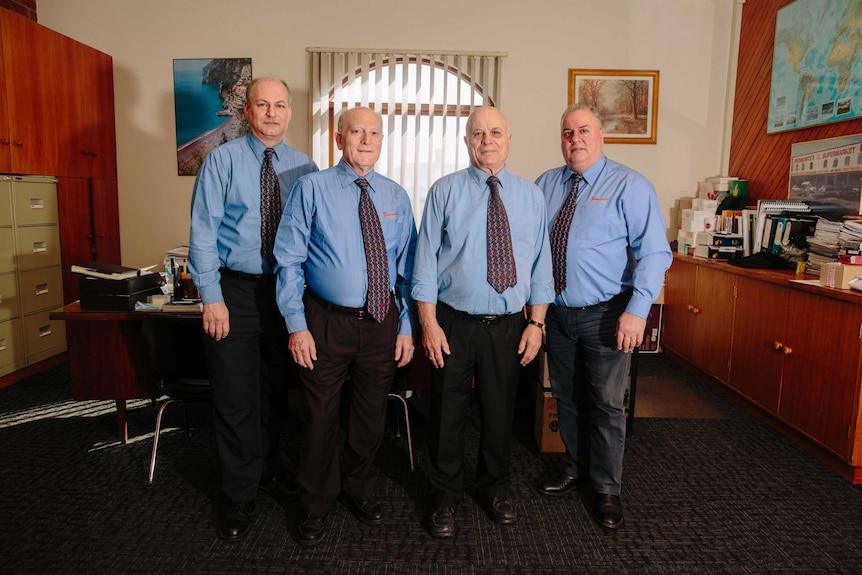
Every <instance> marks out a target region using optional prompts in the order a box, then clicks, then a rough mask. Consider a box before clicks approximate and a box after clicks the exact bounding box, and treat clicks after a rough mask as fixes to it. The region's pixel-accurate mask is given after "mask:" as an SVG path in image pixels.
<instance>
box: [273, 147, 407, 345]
mask: <svg viewBox="0 0 862 575" xmlns="http://www.w3.org/2000/svg"><path fill="white" fill-rule="evenodd" d="M358 177H359V176H358V175H357V174H356V172H354V171H353V169H351V168H350V166H348V165H347V164H346V163H344V160H342V161H340V162H339V163H338V165H337V166H334V167H332V168H328V169H326V170H323V171H320V172H317V173H316V174H310V175H307V176H305V177H302V178H300V179H299V180H298V181H297V182H296V184H295V185H294V186H293V189H292V190H291V192H290V197H289V198H288V205H287V208H286V210H285V213H284V216H283V217H282V219H281V224H280V225H279V228H278V234H277V235H276V237H275V247H274V249H273V252H274V253H275V257H276V262H277V264H276V273H277V274H278V288H277V289H278V307H279V309H280V310H281V313H282V315H283V316H284V317H285V321H286V323H287V331H289V332H290V333H294V332H297V331H302V330H305V329H308V325H307V323H306V321H305V306H304V304H303V302H302V295H303V293H304V291H305V286H306V285H307V286H308V287H309V288H310V289H311V290H313V291H314V292H315V293H317V294H318V295H319V296H320V297H322V298H323V299H325V300H326V301H328V302H330V303H333V304H336V305H340V306H345V307H352V308H363V307H365V300H366V296H367V293H368V270H367V265H366V262H365V246H364V245H363V243H362V228H361V225H360V223H359V193H360V191H359V186H357V185H356V184H355V183H354V181H355V180H356V178H358ZM365 179H366V180H367V181H368V191H369V193H370V195H371V199H372V200H373V201H374V207H375V208H376V209H377V215H378V217H379V218H380V225H381V227H382V228H383V237H384V239H385V240H386V251H387V254H388V259H389V278H390V284H389V285H390V287H394V288H395V297H396V303H397V304H398V310H399V322H398V334H399V335H413V330H412V323H411V318H410V313H411V311H412V308H413V307H414V306H413V303H412V300H411V299H410V292H409V288H410V280H411V277H412V274H413V256H414V250H415V249H416V223H415V222H414V221H413V208H412V207H411V205H410V197H409V196H408V195H407V192H406V191H404V188H402V187H401V186H399V185H398V184H397V183H395V182H393V181H392V180H390V179H389V178H386V177H385V176H382V175H380V174H378V173H377V172H373V171H372V172H371V173H369V174H368V175H367V176H365Z"/></svg>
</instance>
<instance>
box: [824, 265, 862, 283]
mask: <svg viewBox="0 0 862 575" xmlns="http://www.w3.org/2000/svg"><path fill="white" fill-rule="evenodd" d="M856 276H862V266H847V265H844V264H838V263H829V264H823V265H821V266H820V285H823V286H826V287H831V288H837V289H850V280H852V279H853V278H855V277H856Z"/></svg>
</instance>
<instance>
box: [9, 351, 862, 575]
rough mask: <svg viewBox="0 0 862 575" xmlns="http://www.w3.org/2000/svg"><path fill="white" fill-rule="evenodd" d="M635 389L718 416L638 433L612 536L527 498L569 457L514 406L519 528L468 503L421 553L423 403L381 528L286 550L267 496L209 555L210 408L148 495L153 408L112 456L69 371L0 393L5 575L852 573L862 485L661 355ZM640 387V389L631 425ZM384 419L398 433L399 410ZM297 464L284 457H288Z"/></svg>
mask: <svg viewBox="0 0 862 575" xmlns="http://www.w3.org/2000/svg"><path fill="white" fill-rule="evenodd" d="M639 373H640V375H641V377H642V378H656V382H658V383H660V381H659V380H664V379H667V380H668V381H673V384H672V385H674V386H677V389H684V390H687V391H688V392H692V393H693V394H694V395H695V396H697V397H698V398H701V399H702V401H704V402H706V403H707V404H708V405H709V406H710V409H711V410H712V411H713V412H715V413H719V414H720V415H721V416H720V417H708V418H707V417H697V418H692V415H691V414H689V415H678V416H667V414H665V416H661V417H639V418H638V420H637V421H636V425H635V433H634V434H633V435H632V436H631V437H630V438H629V440H628V443H627V452H626V470H625V477H624V486H623V501H624V505H625V514H626V526H625V527H624V528H623V529H621V530H620V531H619V532H615V533H606V532H604V531H603V530H602V529H600V528H599V527H598V526H596V525H595V523H594V522H593V521H592V520H591V518H590V513H589V510H590V495H589V494H583V495H574V496H570V497H566V498H562V499H552V498H547V497H543V496H541V495H538V494H537V493H536V491H535V485H536V483H537V482H538V481H540V480H541V479H542V478H543V477H544V476H546V475H547V474H548V473H553V472H556V470H557V469H558V468H559V465H560V462H561V460H562V456H560V455H557V454H540V453H538V451H537V449H536V447H535V440H534V438H533V427H532V425H533V412H532V405H521V407H519V409H518V412H517V414H516V422H517V423H516V431H515V436H516V437H515V439H516V441H515V448H514V452H513V458H512V477H513V483H512V489H511V495H512V497H513V499H514V501H515V503H516V506H517V510H518V513H519V520H518V522H517V523H516V524H515V525H512V526H506V527H503V526H498V525H496V524H494V523H492V522H491V521H490V520H489V519H488V518H486V517H485V515H484V514H483V513H482V512H481V510H480V509H479V508H478V507H477V505H476V503H475V502H474V501H473V500H472V499H469V498H468V499H467V500H466V501H465V502H464V503H463V504H462V505H461V507H460V508H459V509H458V510H457V522H458V523H457V525H458V532H457V534H456V536H455V538H454V540H451V541H438V540H435V539H433V538H431V537H430V536H429V535H427V534H426V532H425V531H424V529H423V528H422V526H421V523H420V521H421V519H422V516H423V514H424V511H425V510H424V507H423V504H424V503H423V494H424V488H425V485H424V484H425V473H424V471H423V469H424V462H423V453H424V443H423V439H422V429H423V422H422V417H421V411H422V410H421V402H420V404H419V405H417V406H416V407H414V408H413V409H412V412H411V413H412V415H413V417H414V421H413V427H414V439H415V440H416V441H415V443H416V446H415V447H416V455H417V469H416V471H415V472H412V473H411V472H410V471H409V468H408V464H407V452H406V441H405V438H404V436H403V435H402V436H401V437H396V436H395V434H394V433H389V434H387V437H386V438H385V440H384V444H383V446H382V448H381V452H380V456H379V458H378V461H379V470H380V479H379V482H378V489H377V495H378V497H379V498H380V499H381V500H382V501H383V503H384V507H385V510H386V512H387V517H386V521H385V523H384V524H383V525H382V526H380V527H377V528H375V527H369V526H366V525H364V524H361V523H359V522H358V521H357V520H356V519H355V518H354V517H353V516H352V515H350V513H349V512H348V511H346V510H345V509H344V508H341V507H337V508H336V509H335V510H334V511H333V513H332V514H331V516H330V519H329V533H328V537H327V539H326V540H325V542H324V543H322V544H321V545H320V546H318V547H316V548H313V549H303V548H301V547H300V546H299V545H298V544H297V543H296V542H295V540H294V534H295V531H296V526H297V521H298V516H299V508H298V506H296V505H293V504H287V505H281V504H278V503H276V502H275V501H273V500H272V499H270V498H269V497H267V496H265V495H261V496H260V497H259V499H258V504H257V510H256V512H255V522H254V525H253V526H252V530H251V533H250V534H249V535H248V537H247V538H246V539H244V540H242V541H240V542H237V543H224V542H222V541H220V540H219V539H218V538H217V536H216V534H215V521H214V518H215V517H216V515H217V513H218V511H219V509H220V506H221V504H222V503H221V498H220V495H219V487H218V475H217V467H216V463H215V458H214V454H213V449H212V446H211V442H212V436H211V433H210V425H209V417H210V415H209V412H208V408H207V407H206V406H192V407H191V408H190V412H189V413H190V419H191V422H192V426H193V428H194V431H193V433H192V435H191V437H186V436H185V435H184V434H183V433H182V431H180V430H177V429H174V431H170V432H168V433H167V434H165V435H164V436H163V440H162V442H161V445H160V448H159V460H158V467H157V469H156V478H155V483H154V484H153V485H148V484H147V482H146V474H147V467H148V464H149V455H150V449H151V442H152V429H153V424H154V421H155V408H154V407H153V406H151V405H149V404H148V403H147V402H138V403H137V405H138V407H136V408H135V409H132V410H131V411H130V415H129V428H130V429H129V431H130V436H131V437H132V439H133V440H132V441H131V442H130V443H129V444H127V445H120V444H118V443H117V442H116V440H115V437H114V433H115V428H114V422H115V419H114V414H113V410H112V405H111V403H109V402H72V401H69V397H71V395H70V385H69V380H68V370H67V369H66V368H65V367H64V366H61V367H59V368H55V369H52V370H50V371H48V372H45V373H43V374H40V375H37V376H35V377H33V378H30V379H28V380H25V381H21V382H19V383H16V384H14V385H12V386H10V387H8V388H5V389H2V390H0V573H4V574H7V573H79V572H91V573H314V574H318V573H319V574H332V575H384V574H386V575H410V574H422V575H457V574H471V575H478V574H491V575H502V574H524V575H527V574H529V575H550V574H571V573H602V574H618V573H685V574H691V573H715V574H719V573H860V572H862V486H854V485H852V484H850V483H849V482H848V481H847V480H845V479H843V478H841V477H839V476H838V475H837V474H835V473H834V472H833V471H831V470H830V469H828V468H827V467H825V466H824V465H823V464H821V463H820V462H818V461H817V460H815V459H814V458H812V457H810V456H809V455H807V454H805V453H804V452H802V451H801V450H800V449H799V448H797V447H796V446H794V445H793V444H791V443H790V442H788V441H787V440H785V439H784V438H782V437H781V436H780V435H778V434H777V433H776V432H774V431H773V430H771V429H770V428H769V427H768V426H766V425H765V424H763V423H761V422H759V421H757V420H755V419H753V418H752V417H750V416H749V415H747V414H746V413H745V412H744V411H743V410H741V409H739V408H737V407H736V406H735V405H734V404H732V403H731V402H729V401H728V400H727V399H725V398H724V396H723V395H721V394H719V393H716V392H714V391H713V390H711V389H710V388H709V387H708V386H707V385H705V384H704V383H702V382H700V381H698V380H697V379H695V378H693V377H691V376H690V375H688V374H687V373H685V372H684V371H682V370H680V369H678V368H677V367H676V366H674V365H673V364H672V363H670V362H669V361H668V360H667V359H665V358H664V357H663V356H661V355H646V354H643V355H642V356H641V362H640V367H639ZM641 381H646V379H641ZM656 382H653V383H656ZM667 385H670V384H667ZM649 388H650V385H639V389H638V402H639V403H638V415H644V412H642V411H641V406H644V405H647V404H648V403H649V401H650V400H649V399H648V397H649V396H650V395H651V393H650V391H649ZM654 389H655V388H654ZM524 395H525V396H526V397H531V394H529V393H526V394H524ZM672 395H675V394H672ZM390 404H391V405H392V413H391V418H390V420H391V421H390V423H391V428H392V429H393V430H394V429H395V423H396V422H397V421H398V417H397V415H398V411H397V410H396V404H395V403H394V402H390ZM172 407H173V406H172ZM644 409H645V408H644ZM167 413H168V416H167V421H166V425H167V427H168V428H176V427H177V426H178V425H180V420H181V418H180V417H179V413H180V410H179V409H177V410H173V409H171V408H169V410H168V412H167ZM172 414H173V415H172ZM477 437H478V436H477V433H476V431H475V429H471V431H470V432H469V433H468V435H467V438H466V441H467V446H468V447H467V453H468V460H467V464H468V467H469V468H470V469H474V468H475V450H476V444H477ZM294 448H295V442H292V441H289V442H287V444H286V445H285V451H286V454H287V455H289V453H290V451H291V450H293V449H294ZM467 489H468V492H471V491H472V485H468V486H467Z"/></svg>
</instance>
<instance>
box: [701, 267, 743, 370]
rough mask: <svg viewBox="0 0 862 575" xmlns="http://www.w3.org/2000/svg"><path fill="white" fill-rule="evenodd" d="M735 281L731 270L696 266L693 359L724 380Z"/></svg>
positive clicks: (731, 326) (727, 362)
mask: <svg viewBox="0 0 862 575" xmlns="http://www.w3.org/2000/svg"><path fill="white" fill-rule="evenodd" d="M735 285H736V276H735V275H733V274H731V273H728V272H725V271H721V270H719V269H717V268H713V267H711V266H700V267H698V268H697V282H696V287H695V304H694V307H695V309H694V310H693V315H694V317H695V324H694V337H693V338H692V361H693V363H694V364H695V365H697V366H698V367H700V369H702V370H703V371H705V372H706V373H708V374H709V375H711V376H713V377H715V378H716V379H718V380H719V381H721V382H722V383H727V379H728V376H729V374H730V344H731V337H732V335H733V305H734V297H733V292H734V286H735Z"/></svg>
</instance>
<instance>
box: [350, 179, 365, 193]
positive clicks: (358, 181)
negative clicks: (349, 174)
mask: <svg viewBox="0 0 862 575" xmlns="http://www.w3.org/2000/svg"><path fill="white" fill-rule="evenodd" d="M353 183H354V184H356V185H357V186H359V189H360V190H362V191H363V192H367V191H368V180H366V179H365V178H356V179H355V180H353Z"/></svg>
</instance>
